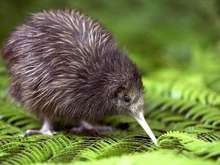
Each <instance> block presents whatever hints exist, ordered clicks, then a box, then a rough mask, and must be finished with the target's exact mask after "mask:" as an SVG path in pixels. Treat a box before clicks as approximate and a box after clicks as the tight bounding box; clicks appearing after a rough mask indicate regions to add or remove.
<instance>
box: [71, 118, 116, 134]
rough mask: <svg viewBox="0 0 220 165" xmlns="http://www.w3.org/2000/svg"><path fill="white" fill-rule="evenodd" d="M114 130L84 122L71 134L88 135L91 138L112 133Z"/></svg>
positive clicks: (72, 130) (72, 129) (73, 129)
mask: <svg viewBox="0 0 220 165" xmlns="http://www.w3.org/2000/svg"><path fill="white" fill-rule="evenodd" d="M111 131H113V128H112V127H110V126H93V125H91V124H89V123H87V122H85V121H82V122H81V123H80V125H79V126H78V127H73V128H71V129H70V133H74V134H87V135H91V136H99V135H101V134H102V133H104V132H111Z"/></svg>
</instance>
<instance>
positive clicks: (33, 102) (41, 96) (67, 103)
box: [3, 10, 156, 144]
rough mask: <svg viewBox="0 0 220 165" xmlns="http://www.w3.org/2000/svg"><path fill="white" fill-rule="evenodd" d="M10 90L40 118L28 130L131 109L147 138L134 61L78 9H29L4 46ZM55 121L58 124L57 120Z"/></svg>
mask: <svg viewBox="0 0 220 165" xmlns="http://www.w3.org/2000/svg"><path fill="white" fill-rule="evenodd" d="M3 58H4V59H5V61H6V64H7V68H8V72H9V75H10V77H11V79H10V90H9V93H10V95H11V96H12V98H14V100H15V101H17V102H19V103H20V104H21V105H23V106H24V107H25V109H27V110H28V111H29V112H32V113H33V114H35V115H36V116H37V117H38V118H39V119H40V120H41V121H42V123H43V124H42V128H41V129H40V130H27V132H26V133H27V134H35V133H40V134H48V135H52V134H53V132H54V130H55V125H56V124H57V123H58V125H59V124H60V125H61V124H62V125H69V124H76V123H84V124H83V125H84V126H83V127H80V128H81V129H82V128H87V130H88V129H90V130H91V129H94V128H95V127H93V126H92V125H91V124H89V123H92V122H97V121H99V120H101V119H103V118H104V117H106V116H110V115H117V114H125V115H131V116H132V117H133V118H135V119H136V120H137V122H138V123H139V124H140V125H141V126H142V127H143V128H144V130H145V131H146V132H147V134H148V135H149V137H150V138H151V140H152V141H153V142H154V143H155V144H156V138H155V136H154V134H153V132H152V131H151V129H150V127H149V126H148V124H147V123H146V121H145V119H144V115H143V114H144V98H143V84H142V80H141V75H140V73H139V71H138V69H137V66H136V65H135V64H134V63H133V62H132V61H131V60H130V59H129V57H128V55H127V53H126V52H124V51H123V50H121V49H119V48H118V46H117V43H116V41H115V39H114V37H113V36H112V34H111V33H110V32H108V31H107V30H106V29H105V28H104V27H103V26H102V25H101V24H100V23H99V22H97V21H95V20H93V19H92V18H90V17H89V16H86V15H84V14H82V13H80V12H79V11H76V10H49V11H42V12H39V13H35V14H32V15H31V16H30V17H28V18H27V20H26V22H25V23H24V24H22V25H20V26H18V27H17V28H16V29H15V30H14V31H13V32H12V33H11V34H10V36H9V38H8V40H7V41H6V42H5V45H4V48H3ZM55 123H56V124H55Z"/></svg>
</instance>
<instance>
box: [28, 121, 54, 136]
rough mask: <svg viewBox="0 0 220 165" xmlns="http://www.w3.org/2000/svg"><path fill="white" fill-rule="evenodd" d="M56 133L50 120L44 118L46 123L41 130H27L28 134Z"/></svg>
mask: <svg viewBox="0 0 220 165" xmlns="http://www.w3.org/2000/svg"><path fill="white" fill-rule="evenodd" d="M54 133H55V131H54V129H53V125H52V123H50V122H49V120H47V119H44V123H43V125H42V127H41V129H40V130H32V129H31V130H27V131H26V132H25V135H26V136H29V135H34V134H43V135H53V134H54Z"/></svg>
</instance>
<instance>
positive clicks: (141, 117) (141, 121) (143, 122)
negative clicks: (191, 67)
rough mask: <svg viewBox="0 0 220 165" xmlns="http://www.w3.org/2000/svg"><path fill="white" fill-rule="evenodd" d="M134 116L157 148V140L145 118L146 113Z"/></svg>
mask: <svg viewBox="0 0 220 165" xmlns="http://www.w3.org/2000/svg"><path fill="white" fill-rule="evenodd" d="M132 116H133V117H134V118H135V119H136V120H137V122H138V123H139V124H140V125H141V127H142V128H143V129H144V130H145V132H146V133H147V135H148V136H149V137H150V139H151V140H152V141H153V143H154V144H155V145H156V146H157V139H156V137H155V135H154V133H153V132H152V130H151V128H150V127H149V125H148V124H147V122H146V120H145V118H144V113H143V112H142V111H140V112H138V113H135V114H132Z"/></svg>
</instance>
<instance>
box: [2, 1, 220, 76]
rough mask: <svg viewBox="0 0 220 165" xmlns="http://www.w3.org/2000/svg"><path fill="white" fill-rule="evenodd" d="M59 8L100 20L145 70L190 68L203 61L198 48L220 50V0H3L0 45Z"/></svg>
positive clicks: (201, 49)
mask: <svg viewBox="0 0 220 165" xmlns="http://www.w3.org/2000/svg"><path fill="white" fill-rule="evenodd" d="M54 8H55V9H56V8H77V9H79V10H81V11H82V12H84V13H86V14H88V15H90V16H92V17H93V18H95V19H98V20H99V21H100V22H102V23H103V24H104V25H105V27H107V29H109V30H110V31H111V32H112V33H113V34H114V36H115V38H117V40H118V42H119V43H120V45H121V47H122V48H125V49H127V50H128V52H129V55H130V56H131V57H132V58H133V60H134V61H136V62H137V63H138V64H139V67H140V68H141V69H142V71H143V72H147V71H149V70H150V69H155V68H158V67H164V66H169V67H170V66H172V67H178V68H184V69H185V68H186V67H188V66H192V65H191V64H192V62H195V59H196V63H197V64H200V63H201V58H200V57H199V58H198V56H197V55H198V53H195V52H198V49H199V51H206V50H209V52H210V51H211V52H213V51H214V52H215V54H218V53H219V51H220V45H219V44H220V42H219V35H220V34H219V26H220V19H219V18H220V1H219V0H193V1H192V0H184V1H177V0H154V1H147V0H117V1H110V0H91V1H89V0H1V1H0V20H1V23H0V25H1V28H0V43H1V44H2V43H3V41H4V40H5V39H6V37H7V36H8V34H9V33H10V31H12V30H13V29H14V28H15V26H16V25H19V24H21V23H22V22H23V21H24V20H25V17H27V16H28V15H29V14H30V13H33V12H37V11H41V10H43V9H54ZM206 55H207V54H206V53H202V56H206ZM146 61H148V62H147V63H146ZM194 66H195V65H194Z"/></svg>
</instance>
